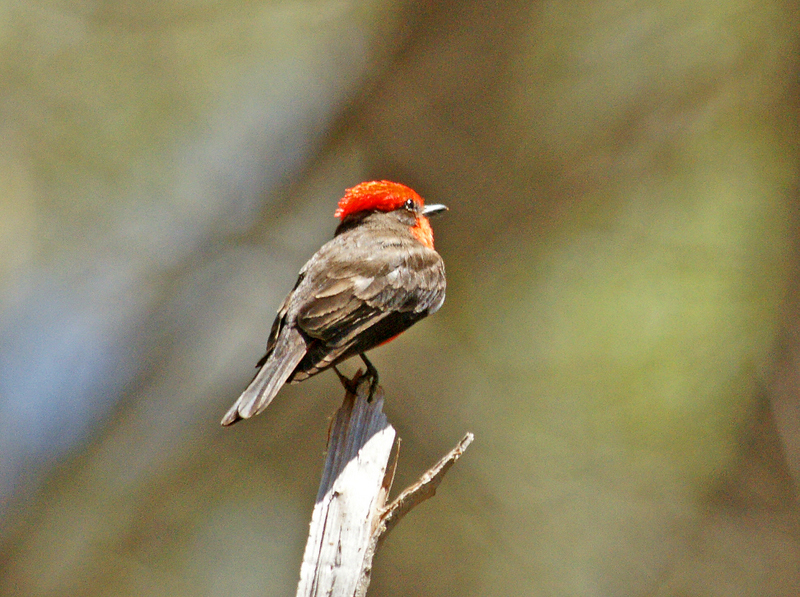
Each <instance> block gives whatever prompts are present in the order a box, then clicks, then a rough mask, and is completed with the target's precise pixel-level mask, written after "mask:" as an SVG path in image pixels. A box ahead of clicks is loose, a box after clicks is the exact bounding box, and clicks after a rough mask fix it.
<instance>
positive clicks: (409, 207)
mask: <svg viewBox="0 0 800 597" xmlns="http://www.w3.org/2000/svg"><path fill="white" fill-rule="evenodd" d="M403 207H405V208H406V209H407V210H408V211H417V204H416V203H414V200H413V199H409V200H407V201H406V204H405V205H404V206H403Z"/></svg>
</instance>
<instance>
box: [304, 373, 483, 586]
mask: <svg viewBox="0 0 800 597" xmlns="http://www.w3.org/2000/svg"><path fill="white" fill-rule="evenodd" d="M354 383H355V384H357V390H356V394H355V395H353V394H352V393H351V392H347V393H346V395H345V398H344V403H343V404H342V406H341V408H339V410H338V411H337V413H336V416H335V418H334V420H333V423H332V424H331V430H330V434H329V437H328V454H327V457H326V459H325V465H324V469H323V473H322V481H321V483H320V487H319V491H318V493H317V501H316V504H315V506H314V512H313V514H312V516H311V528H310V530H309V535H308V541H307V543H306V549H305V553H304V554H303V563H302V565H301V567H300V583H299V584H298V586H297V596H298V597H312V596H314V597H316V596H322V595H324V596H326V597H327V596H330V597H356V596H358V597H363V596H364V595H366V592H367V587H368V586H369V581H370V574H371V571H372V558H373V556H374V555H375V551H376V550H377V548H378V545H380V542H381V539H382V538H383V537H384V536H385V535H386V534H387V533H388V532H389V531H390V530H391V529H392V528H393V527H394V526H395V525H396V524H397V522H398V521H399V520H400V519H401V518H402V517H403V516H405V514H407V513H408V512H409V511H410V510H411V509H412V508H413V507H414V506H416V505H417V504H419V503H421V502H423V501H424V500H426V499H428V498H429V497H431V496H433V495H434V493H435V492H436V487H437V486H438V485H439V483H440V482H441V480H442V478H443V477H444V475H445V473H447V471H448V469H449V468H450V467H451V466H452V465H453V463H454V462H455V461H456V460H457V459H458V458H459V457H460V456H461V454H462V453H463V452H464V450H465V449H466V448H467V446H468V445H469V444H470V442H472V439H473V436H472V434H471V433H467V434H466V435H465V436H464V438H463V439H462V440H461V441H460V442H459V443H458V445H456V447H455V448H453V450H451V451H450V452H449V453H448V454H447V455H446V456H445V457H444V458H442V459H441V460H440V461H439V462H437V463H436V464H435V465H434V466H433V467H431V468H430V469H429V470H428V471H427V472H426V473H425V474H424V475H422V477H421V478H420V479H419V480H418V481H417V482H416V483H414V484H413V485H411V486H410V487H409V488H407V489H406V490H404V491H403V492H402V493H401V494H400V495H399V496H398V497H397V499H395V500H394V501H393V502H392V503H391V504H390V505H389V506H386V498H387V496H388V494H389V490H390V489H391V485H392V481H393V479H394V469H395V466H396V464H397V450H395V451H394V457H393V451H392V446H393V445H394V443H395V430H394V428H393V427H392V426H391V425H390V424H389V422H388V420H387V419H386V415H384V414H383V410H382V409H383V390H382V389H381V388H378V391H377V392H376V395H375V396H374V397H373V400H372V402H367V396H368V393H369V380H368V379H365V378H361V379H358V378H357V379H356V380H354ZM390 459H391V463H390Z"/></svg>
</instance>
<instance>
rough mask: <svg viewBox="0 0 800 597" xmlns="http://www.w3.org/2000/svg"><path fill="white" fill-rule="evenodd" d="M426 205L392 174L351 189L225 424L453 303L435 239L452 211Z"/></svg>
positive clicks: (371, 370)
mask: <svg viewBox="0 0 800 597" xmlns="http://www.w3.org/2000/svg"><path fill="white" fill-rule="evenodd" d="M447 209H448V208H447V207H446V206H444V205H441V204H431V205H426V204H425V201H424V200H423V199H422V197H420V196H419V195H418V194H417V193H416V192H415V191H414V190H412V189H411V188H409V187H407V186H405V185H403V184H400V183H397V182H391V181H388V180H373V181H368V182H362V183H360V184H357V185H356V186H354V187H352V188H349V189H346V190H345V193H344V196H343V197H342V198H341V199H340V200H339V202H338V205H337V208H336V211H335V213H334V216H335V217H337V218H339V224H338V226H337V227H336V230H335V232H334V235H333V238H332V239H331V240H330V241H328V242H327V243H325V244H324V245H322V247H321V248H320V249H319V250H318V251H317V252H316V253H315V254H314V255H313V256H312V257H311V259H309V260H308V262H307V263H306V264H305V265H304V266H303V267H302V269H301V270H300V274H299V276H298V278H297V282H296V283H295V285H294V288H293V289H292V290H291V291H290V292H289V294H288V295H287V296H286V298H285V300H284V301H283V303H282V304H281V306H280V308H279V309H278V314H277V316H276V317H275V321H274V323H273V324H272V329H271V331H270V334H269V337H268V340H267V350H266V354H265V355H264V356H263V357H262V358H261V360H259V361H258V363H257V364H256V367H257V368H258V372H257V373H256V375H255V377H254V378H253V380H252V381H251V382H250V384H249V385H248V386H247V388H246V389H245V390H244V392H242V394H241V396H239V398H238V400H236V402H235V403H234V404H233V406H231V408H230V409H229V410H228V412H227V413H226V414H225V416H224V417H223V418H222V421H221V424H222V425H223V426H228V425H232V424H234V423H236V422H237V421H240V420H242V419H249V418H251V417H253V416H255V415H257V414H259V413H261V412H263V411H264V410H265V409H266V408H267V406H269V404H270V402H272V400H273V398H274V397H275V395H276V394H277V393H278V391H279V390H280V389H281V388H282V387H283V385H284V384H285V383H297V382H300V381H303V380H305V379H308V378H309V377H311V376H312V375H316V374H317V373H319V372H321V371H325V370H326V369H329V368H334V370H335V371H336V373H337V375H339V378H340V380H342V383H345V380H346V378H345V377H344V376H343V375H342V374H341V373H340V372H339V370H338V369H337V368H336V366H337V365H338V364H339V363H341V362H342V361H344V360H346V359H349V358H351V357H354V356H357V355H358V356H360V357H361V359H362V360H363V361H364V364H365V365H366V367H367V371H366V373H365V375H370V376H371V377H372V379H371V380H370V382H371V383H370V398H371V397H372V394H373V393H374V390H375V388H376V387H377V383H378V372H377V369H375V367H374V366H373V365H372V363H371V362H370V361H369V359H368V358H367V357H366V355H365V354H364V353H365V352H366V351H368V350H371V349H373V348H375V347H376V346H379V345H381V344H385V343H386V342H389V341H390V340H393V339H394V338H396V337H397V336H398V335H399V334H401V333H402V332H403V331H405V330H406V329H408V328H409V327H411V326H412V325H413V324H415V323H416V322H417V321H419V320H421V319H423V318H424V317H426V316H428V315H430V314H432V313H435V312H436V311H438V310H439V308H440V307H441V306H442V304H443V303H444V299H445V290H446V279H445V268H444V261H443V260H442V257H441V256H440V255H439V253H437V252H436V249H434V247H433V229H432V228H431V224H430V221H429V220H428V218H429V217H431V216H433V215H436V214H440V213H442V212H444V211H447Z"/></svg>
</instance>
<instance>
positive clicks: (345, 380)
mask: <svg viewBox="0 0 800 597" xmlns="http://www.w3.org/2000/svg"><path fill="white" fill-rule="evenodd" d="M333 370H334V371H336V375H338V376H339V381H340V382H341V384H342V386H344V389H345V390H346V391H347V392H349V393H350V394H353V395H354V396H355V394H356V390H357V389H358V378H356V377H354V378H353V379H350V378H349V377H347V376H346V375H345V374H344V373H342V372H341V371H339V368H338V367H337V366H336V365H334V366H333Z"/></svg>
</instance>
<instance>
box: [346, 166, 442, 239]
mask: <svg viewBox="0 0 800 597" xmlns="http://www.w3.org/2000/svg"><path fill="white" fill-rule="evenodd" d="M397 210H403V211H404V212H406V213H408V214H409V216H413V219H412V225H411V233H412V234H413V235H414V236H416V237H417V239H418V240H419V241H420V242H421V243H422V244H423V245H425V246H427V247H429V248H431V249H432V248H433V229H432V228H431V224H430V222H429V221H428V217H429V216H433V215H436V214H439V213H442V212H443V211H447V207H446V206H444V205H440V204H433V205H425V201H424V200H423V199H422V197H420V196H419V195H418V194H417V193H416V192H415V191H414V190H413V189H411V188H409V187H407V186H405V185H403V184H400V183H398V182H390V181H388V180H373V181H370V182H362V183H361V184H357V185H356V186H354V187H352V188H350V189H347V190H346V191H345V193H344V197H342V198H341V199H340V200H339V206H338V207H337V208H336V212H335V213H334V215H335V216H336V217H337V218H339V219H340V220H342V221H344V220H345V218H347V217H348V216H351V215H353V214H357V213H361V212H369V211H383V212H393V211H397Z"/></svg>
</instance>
